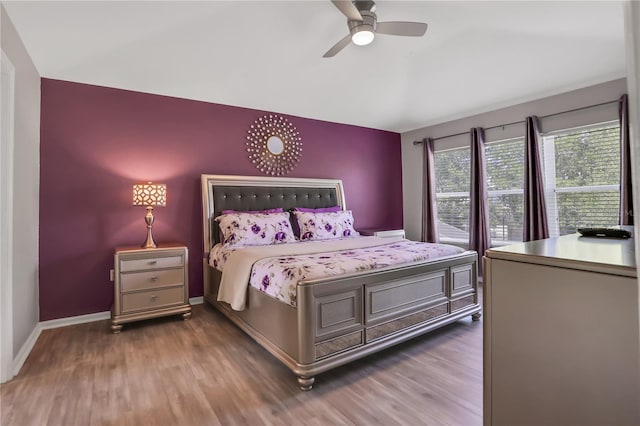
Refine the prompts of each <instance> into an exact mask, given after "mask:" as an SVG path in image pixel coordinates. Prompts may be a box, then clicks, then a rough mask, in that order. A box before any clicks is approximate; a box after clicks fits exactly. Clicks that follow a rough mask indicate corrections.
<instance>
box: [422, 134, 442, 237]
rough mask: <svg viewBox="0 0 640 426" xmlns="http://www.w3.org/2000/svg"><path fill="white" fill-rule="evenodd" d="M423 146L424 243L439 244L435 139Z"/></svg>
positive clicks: (428, 140) (429, 139)
mask: <svg viewBox="0 0 640 426" xmlns="http://www.w3.org/2000/svg"><path fill="white" fill-rule="evenodd" d="M422 146H423V151H422V153H423V154H422V241H425V242H427V243H439V242H440V238H439V236H438V206H437V204H436V169H435V158H434V142H433V139H431V138H425V139H423V140H422Z"/></svg>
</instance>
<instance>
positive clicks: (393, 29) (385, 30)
mask: <svg viewBox="0 0 640 426" xmlns="http://www.w3.org/2000/svg"><path fill="white" fill-rule="evenodd" d="M426 32H427V24H424V23H422V22H378V25H377V26H376V33H379V34H388V35H397V36H409V37H422V36H423V35H424V33H426Z"/></svg>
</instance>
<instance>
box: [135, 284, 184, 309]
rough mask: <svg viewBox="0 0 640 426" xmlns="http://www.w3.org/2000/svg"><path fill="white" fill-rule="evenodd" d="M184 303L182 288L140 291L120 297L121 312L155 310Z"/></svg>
mask: <svg viewBox="0 0 640 426" xmlns="http://www.w3.org/2000/svg"><path fill="white" fill-rule="evenodd" d="M180 303H184V287H183V286H180V287H173V288H165V289H160V290H149V291H141V292H139V293H128V294H123V295H122V312H123V313H125V312H131V311H140V310H144V309H156V308H159V307H163V306H171V305H177V304H180Z"/></svg>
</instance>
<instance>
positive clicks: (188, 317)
mask: <svg viewBox="0 0 640 426" xmlns="http://www.w3.org/2000/svg"><path fill="white" fill-rule="evenodd" d="M182 319H183V320H185V321H187V320H190V319H191V311H189V312H185V313H184V314H182Z"/></svg>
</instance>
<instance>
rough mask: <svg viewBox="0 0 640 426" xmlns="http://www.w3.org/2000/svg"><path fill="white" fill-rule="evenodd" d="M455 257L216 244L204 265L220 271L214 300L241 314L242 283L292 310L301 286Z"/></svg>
mask: <svg viewBox="0 0 640 426" xmlns="http://www.w3.org/2000/svg"><path fill="white" fill-rule="evenodd" d="M460 253H464V250H463V249H461V248H459V247H455V246H451V245H446V244H433V243H421V242H416V241H410V240H405V239H401V238H393V239H391V238H378V237H357V238H344V239H337V240H329V241H314V242H298V243H291V244H281V245H277V246H260V247H255V246H252V247H239V248H238V247H233V246H231V247H228V246H223V245H222V244H217V245H215V246H214V247H213V249H212V250H211V253H210V257H209V264H210V265H211V266H212V267H213V268H216V269H218V270H220V271H222V281H221V286H220V292H219V294H218V300H222V301H225V302H227V303H229V304H230V305H231V306H232V308H233V309H235V310H242V309H243V308H244V302H245V301H244V297H245V296H246V285H247V284H246V283H247V281H248V283H249V285H250V286H251V287H254V288H256V289H257V290H259V291H261V292H263V293H266V294H268V295H269V296H272V297H274V298H275V299H277V300H280V301H282V302H283V303H287V304H289V305H291V306H293V307H295V306H296V295H297V288H296V287H297V283H298V282H299V281H301V280H311V279H317V278H324V277H329V276H336V275H342V274H347V273H353V272H359V271H368V270H372V269H378V268H384V267H387V266H394V265H402V264H405V263H412V262H417V261H424V260H430V259H439V258H442V257H446V256H452V255H457V254H460ZM247 269H248V270H247ZM247 277H248V279H247ZM240 299H242V300H240Z"/></svg>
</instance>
